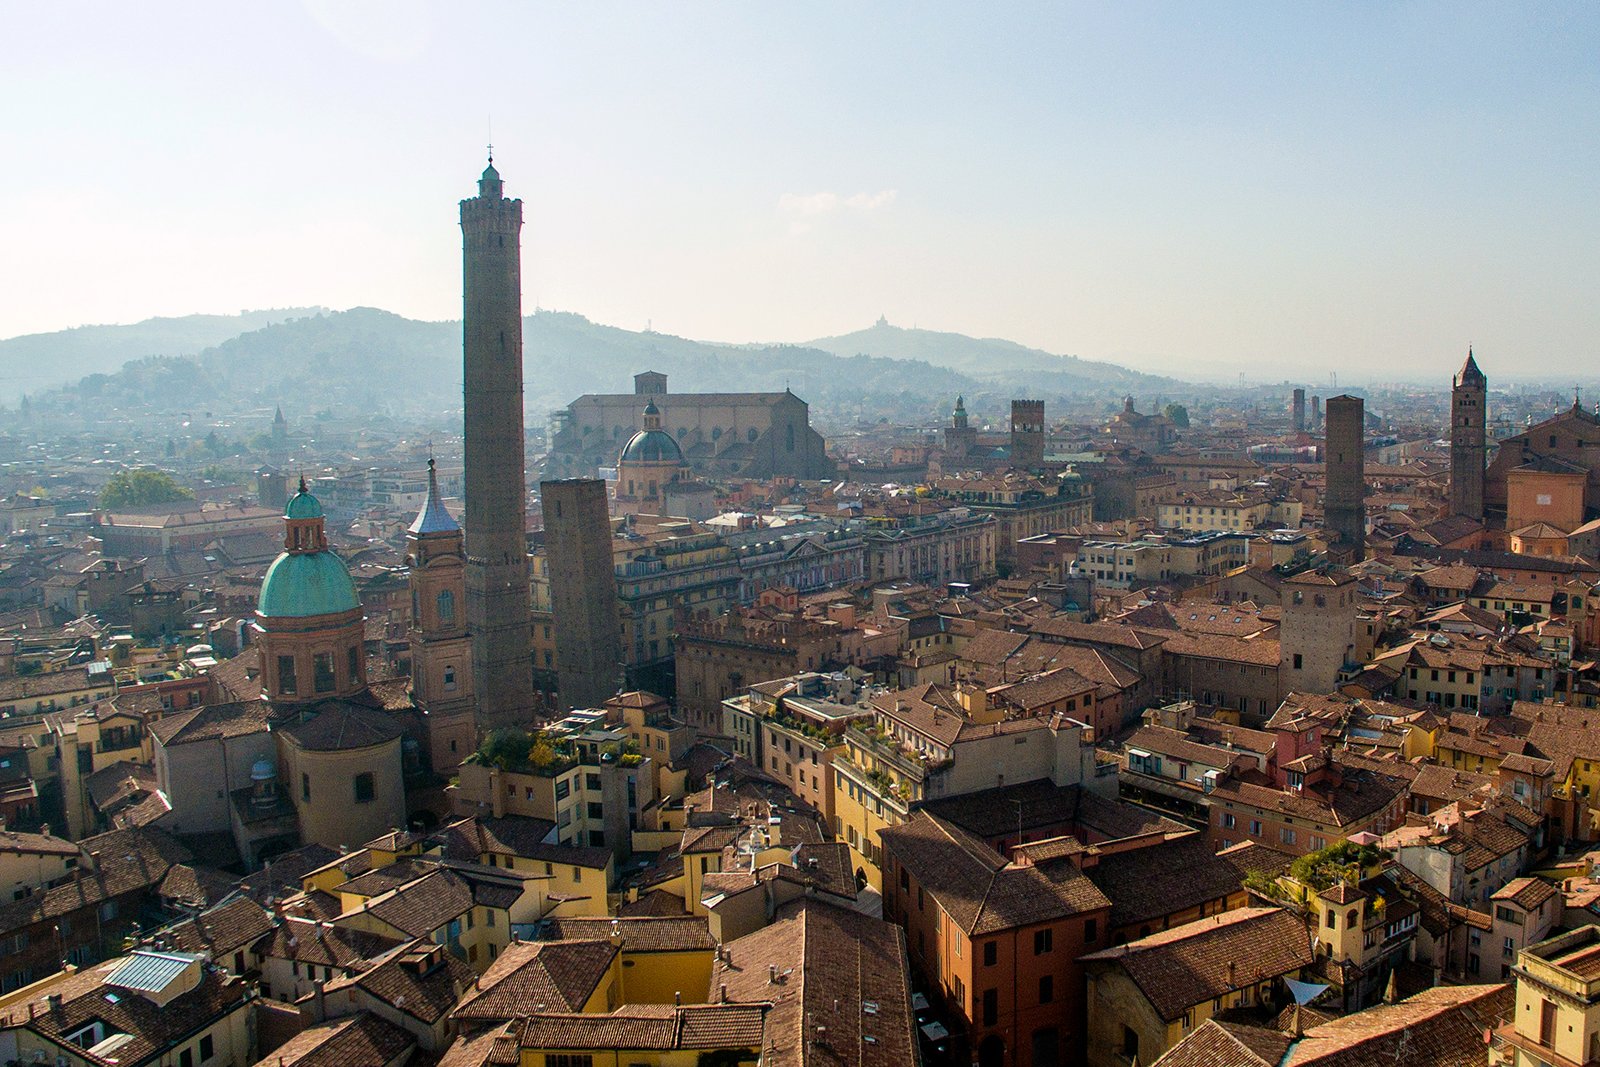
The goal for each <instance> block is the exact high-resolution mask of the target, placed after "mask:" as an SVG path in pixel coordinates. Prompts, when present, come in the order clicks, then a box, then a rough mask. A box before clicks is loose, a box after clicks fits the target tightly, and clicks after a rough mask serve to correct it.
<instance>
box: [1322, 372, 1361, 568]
mask: <svg viewBox="0 0 1600 1067" xmlns="http://www.w3.org/2000/svg"><path fill="white" fill-rule="evenodd" d="M1366 417H1367V416H1366V405H1365V404H1364V403H1363V402H1362V400H1361V398H1360V397H1358V396H1333V397H1329V398H1328V433H1327V440H1326V441H1325V443H1324V445H1323V450H1322V452H1323V456H1322V459H1323V472H1324V476H1325V478H1326V483H1327V488H1326V491H1325V492H1324V494H1323V504H1322V510H1323V525H1325V526H1326V527H1327V529H1328V532H1329V533H1330V534H1332V535H1334V537H1335V538H1336V541H1335V542H1334V544H1330V545H1329V546H1328V551H1329V555H1330V556H1333V557H1334V558H1336V559H1339V560H1342V561H1348V562H1351V563H1359V562H1361V561H1362V560H1363V559H1365V558H1366V544H1367V472H1366V462H1365V457H1364V456H1363V454H1362V451H1361V446H1362V443H1363V442H1364V441H1365V439H1366Z"/></svg>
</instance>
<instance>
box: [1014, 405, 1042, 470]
mask: <svg viewBox="0 0 1600 1067" xmlns="http://www.w3.org/2000/svg"><path fill="white" fill-rule="evenodd" d="M1011 465H1012V466H1013V467H1017V468H1019V469H1021V470H1037V469H1038V468H1040V467H1043V466H1044V401H1043V400H1013V401H1012V402H1011Z"/></svg>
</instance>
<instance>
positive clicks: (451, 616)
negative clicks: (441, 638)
mask: <svg viewBox="0 0 1600 1067" xmlns="http://www.w3.org/2000/svg"><path fill="white" fill-rule="evenodd" d="M455 621H456V595H455V594H454V593H452V592H451V591H450V590H448V589H446V590H445V591H444V592H442V593H440V594H439V624H440V625H441V626H452V625H454V624H455Z"/></svg>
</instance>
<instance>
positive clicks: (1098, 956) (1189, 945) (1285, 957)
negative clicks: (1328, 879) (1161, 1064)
mask: <svg viewBox="0 0 1600 1067" xmlns="http://www.w3.org/2000/svg"><path fill="white" fill-rule="evenodd" d="M1082 959H1083V962H1084V963H1086V964H1098V965H1104V966H1109V967H1119V968H1121V969H1122V970H1123V971H1124V972H1125V973H1126V974H1127V975H1128V977H1129V978H1131V979H1132V980H1133V982H1134V984H1135V985H1136V986H1138V988H1139V990H1140V992H1142V993H1143V994H1144V996H1145V998H1146V999H1147V1000H1148V1001H1149V1002H1150V1005H1151V1007H1153V1008H1154V1009H1155V1010H1156V1013H1157V1014H1158V1015H1159V1016H1160V1017H1161V1018H1162V1019H1164V1020H1167V1021H1169V1022H1170V1021H1172V1020H1174V1019H1178V1018H1181V1017H1182V1016H1183V1013H1184V1012H1185V1011H1186V1010H1188V1009H1189V1008H1191V1007H1193V1006H1194V1005H1196V1004H1203V1003H1205V1002H1206V1001H1209V1000H1212V999H1214V998H1216V997H1220V996H1222V995H1223V994H1225V993H1230V992H1233V991H1235V990H1238V989H1243V988H1245V987H1246V986H1250V985H1253V984H1255V983H1258V982H1261V981H1264V980H1266V979H1268V978H1277V977H1280V976H1283V975H1293V974H1296V973H1298V972H1299V971H1300V970H1301V969H1302V968H1304V967H1308V966H1310V965H1311V964H1312V962H1313V961H1314V959H1315V957H1314V955H1313V954H1312V951H1311V941H1310V938H1309V937H1308V936H1307V934H1306V928H1305V923H1304V922H1303V921H1302V920H1301V919H1300V918H1299V917H1298V916H1296V915H1294V914H1293V913H1292V912H1288V911H1284V910H1282V909H1281V908H1239V909H1236V910H1234V911H1229V912H1224V913H1223V914H1221V915H1216V916H1212V917H1211V918H1207V919H1200V920H1198V921H1196V922H1192V923H1185V924H1184V925H1182V926H1177V927H1174V928H1172V929H1170V930H1163V931H1161V932H1160V933H1156V934H1151V935H1150V936H1149V937H1145V938H1141V939H1139V940H1137V941H1130V942H1128V943H1127V944H1125V945H1118V946H1117V947H1115V948H1112V949H1107V950H1106V951H1103V952H1096V953H1092V954H1090V955H1088V956H1084V957H1082Z"/></svg>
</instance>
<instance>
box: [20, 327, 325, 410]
mask: <svg viewBox="0 0 1600 1067" xmlns="http://www.w3.org/2000/svg"><path fill="white" fill-rule="evenodd" d="M322 310H323V309H322V308H281V309H273V310H266V311H241V312H240V313H239V314H237V315H185V316H183V317H182V318H174V319H145V320H144V321H143V322H136V323H134V324H132V325H131V326H79V327H77V328H75V329H71V330H60V331H57V332H56V333H32V334H24V335H23V336H21V337H12V338H10V339H8V340H4V341H0V400H4V401H5V402H6V403H14V402H15V401H16V399H17V398H18V397H19V396H21V395H22V394H23V393H30V392H34V391H36V390H39V389H47V388H50V387H51V386H57V385H65V384H67V383H69V382H75V381H77V380H78V379H80V378H84V377H87V376H88V375H91V374H111V373H114V372H116V371H118V370H120V369H121V368H122V365H123V364H124V363H127V362H128V361H129V360H134V359H141V358H143V357H145V356H192V355H196V354H197V353H199V352H202V351H204V350H205V349H207V348H210V347H212V346H213V345H218V344H221V343H222V342H223V341H226V340H228V339H229V338H230V337H237V336H239V335H240V334H242V333H246V332H248V331H250V330H259V329H261V328H262V327H263V326H267V325H270V324H271V323H274V322H282V321H283V320H284V319H287V318H293V317H298V316H301V315H314V314H317V313H318V312H320V311H322Z"/></svg>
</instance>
